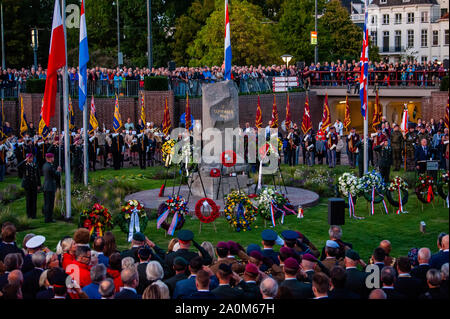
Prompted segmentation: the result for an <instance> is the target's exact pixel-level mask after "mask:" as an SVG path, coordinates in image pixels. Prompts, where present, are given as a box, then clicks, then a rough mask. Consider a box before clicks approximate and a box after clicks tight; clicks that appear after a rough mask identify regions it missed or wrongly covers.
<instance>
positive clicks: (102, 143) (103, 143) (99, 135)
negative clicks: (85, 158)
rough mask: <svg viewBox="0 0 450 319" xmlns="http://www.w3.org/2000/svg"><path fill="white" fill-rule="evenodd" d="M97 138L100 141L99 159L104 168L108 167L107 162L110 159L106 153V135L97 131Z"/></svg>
mask: <svg viewBox="0 0 450 319" xmlns="http://www.w3.org/2000/svg"><path fill="white" fill-rule="evenodd" d="M95 137H96V138H97V141H98V148H99V151H98V157H99V160H100V163H101V162H102V161H103V167H106V165H107V163H106V160H107V159H108V154H107V152H106V134H105V133H104V132H102V131H100V130H96V132H95Z"/></svg>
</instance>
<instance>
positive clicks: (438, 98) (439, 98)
mask: <svg viewBox="0 0 450 319" xmlns="http://www.w3.org/2000/svg"><path fill="white" fill-rule="evenodd" d="M447 101H448V92H445V91H443V92H441V91H435V92H431V96H430V97H424V98H422V117H423V118H424V119H431V118H433V119H434V120H435V121H436V122H437V121H439V119H440V118H444V116H445V107H446V106H447Z"/></svg>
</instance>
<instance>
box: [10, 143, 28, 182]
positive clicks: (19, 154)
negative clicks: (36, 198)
mask: <svg viewBox="0 0 450 319" xmlns="http://www.w3.org/2000/svg"><path fill="white" fill-rule="evenodd" d="M30 152H31V150H29V151H28V147H27V146H26V145H25V143H24V141H23V138H20V139H19V141H18V143H17V145H16V148H15V149H14V155H15V157H16V159H17V170H18V173H19V178H22V177H23V172H24V170H25V166H24V164H25V163H24V160H25V155H26V154H27V153H30Z"/></svg>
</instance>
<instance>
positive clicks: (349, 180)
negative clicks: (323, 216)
mask: <svg viewBox="0 0 450 319" xmlns="http://www.w3.org/2000/svg"><path fill="white" fill-rule="evenodd" d="M338 188H339V192H340V193H341V194H342V195H344V196H348V195H349V194H351V195H352V196H357V195H358V194H359V193H360V192H361V186H360V183H359V179H358V177H356V176H355V175H353V174H352V173H344V174H342V175H341V176H340V177H339V178H338Z"/></svg>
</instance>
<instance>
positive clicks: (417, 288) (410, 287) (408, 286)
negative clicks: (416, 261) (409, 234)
mask: <svg viewBox="0 0 450 319" xmlns="http://www.w3.org/2000/svg"><path fill="white" fill-rule="evenodd" d="M397 272H398V279H397V282H396V283H395V284H394V287H395V289H397V291H398V292H400V293H402V294H404V295H406V296H407V297H408V299H417V298H418V297H419V295H420V292H421V282H420V280H419V279H416V278H414V277H412V276H411V274H410V272H411V263H410V261H409V258H408V257H400V258H398V260H397Z"/></svg>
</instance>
